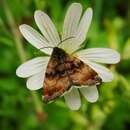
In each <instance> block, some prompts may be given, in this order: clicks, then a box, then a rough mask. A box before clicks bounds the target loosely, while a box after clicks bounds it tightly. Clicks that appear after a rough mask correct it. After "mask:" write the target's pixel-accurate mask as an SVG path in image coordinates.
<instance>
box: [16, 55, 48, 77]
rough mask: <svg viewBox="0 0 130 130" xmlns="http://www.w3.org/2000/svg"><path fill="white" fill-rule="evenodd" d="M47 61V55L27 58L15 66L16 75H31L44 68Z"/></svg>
mask: <svg viewBox="0 0 130 130" xmlns="http://www.w3.org/2000/svg"><path fill="white" fill-rule="evenodd" d="M48 61H49V57H47V56H46V57H37V58H34V59H32V60H29V61H27V62H25V63H23V64H22V65H20V66H19V67H18V68H17V70H16V74H17V76H19V77H22V78H27V77H29V76H32V75H34V74H36V73H39V72H41V71H43V70H46V67H47V64H48Z"/></svg>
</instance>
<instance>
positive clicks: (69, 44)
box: [59, 38, 79, 54]
mask: <svg viewBox="0 0 130 130" xmlns="http://www.w3.org/2000/svg"><path fill="white" fill-rule="evenodd" d="M75 43H76V39H75V38H70V39H67V40H65V41H63V42H62V43H61V44H60V45H59V47H60V48H62V49H63V50H65V51H66V52H67V53H68V54H72V52H74V51H75V50H77V49H78V48H79V46H76V44H75Z"/></svg>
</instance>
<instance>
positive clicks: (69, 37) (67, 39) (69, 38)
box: [57, 36, 75, 46]
mask: <svg viewBox="0 0 130 130" xmlns="http://www.w3.org/2000/svg"><path fill="white" fill-rule="evenodd" d="M71 38H75V37H74V36H72V37H68V38H65V39H63V40H61V41H60V42H59V43H58V45H57V46H59V45H60V44H62V43H63V42H64V41H66V40H69V39H71Z"/></svg>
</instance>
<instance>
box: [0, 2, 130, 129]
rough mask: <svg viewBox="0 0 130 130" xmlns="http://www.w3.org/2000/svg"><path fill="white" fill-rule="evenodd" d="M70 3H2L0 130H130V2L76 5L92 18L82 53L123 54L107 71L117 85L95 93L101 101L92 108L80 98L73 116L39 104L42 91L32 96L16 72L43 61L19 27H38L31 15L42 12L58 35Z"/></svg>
mask: <svg viewBox="0 0 130 130" xmlns="http://www.w3.org/2000/svg"><path fill="white" fill-rule="evenodd" d="M72 2H74V1H73V0H68V1H67V0H0V57H1V59H0V129H1V130H44V129H45V130H129V129H130V1H128V0H125V1H124V0H108V1H107V0H75V2H80V3H82V5H83V7H84V9H86V8H87V7H89V6H91V7H92V8H93V10H94V17H93V21H92V24H91V28H90V30H89V32H88V36H87V39H86V42H85V43H84V45H85V47H86V48H87V47H109V48H113V49H116V50H117V51H119V52H120V54H121V62H120V63H119V64H117V65H112V66H109V68H110V69H111V70H112V71H113V73H114V74H115V80H113V82H111V83H106V84H102V85H101V86H100V87H99V92H100V98H99V100H98V102H96V103H94V104H91V103H88V102H87V101H86V100H85V99H84V98H82V107H81V108H80V110H79V111H71V110H70V109H69V108H68V107H67V106H66V105H65V103H64V99H62V98H61V99H59V100H57V101H56V102H54V103H52V104H48V105H46V104H43V103H42V101H41V95H42V91H41V90H40V91H35V92H31V91H29V90H28V89H27V88H26V84H25V82H26V81H25V79H21V78H19V77H17V76H16V74H15V71H16V68H17V67H18V66H19V65H20V64H21V63H22V62H24V61H25V60H27V59H31V58H33V57H36V56H38V55H42V53H40V52H39V51H38V50H37V49H35V48H34V47H32V46H31V45H30V44H29V43H28V42H27V41H26V40H25V39H24V38H23V37H22V35H21V34H20V32H19V30H18V26H19V25H20V24H23V23H26V24H29V25H31V26H33V27H35V28H36V29H37V27H36V24H35V22H34V18H33V14H34V11H35V10H37V9H41V10H43V11H45V12H47V14H48V15H49V16H50V17H51V18H52V20H53V21H54V23H55V24H56V27H57V28H58V29H59V32H61V29H62V23H63V19H64V15H65V12H66V10H67V7H68V6H69V5H70V4H71V3H72Z"/></svg>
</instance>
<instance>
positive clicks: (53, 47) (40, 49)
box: [39, 46, 54, 50]
mask: <svg viewBox="0 0 130 130" xmlns="http://www.w3.org/2000/svg"><path fill="white" fill-rule="evenodd" d="M44 48H54V47H52V46H47V47H41V48H39V50H41V49H44Z"/></svg>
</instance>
